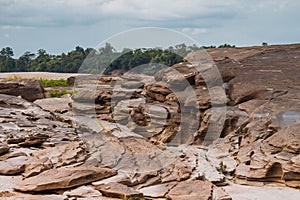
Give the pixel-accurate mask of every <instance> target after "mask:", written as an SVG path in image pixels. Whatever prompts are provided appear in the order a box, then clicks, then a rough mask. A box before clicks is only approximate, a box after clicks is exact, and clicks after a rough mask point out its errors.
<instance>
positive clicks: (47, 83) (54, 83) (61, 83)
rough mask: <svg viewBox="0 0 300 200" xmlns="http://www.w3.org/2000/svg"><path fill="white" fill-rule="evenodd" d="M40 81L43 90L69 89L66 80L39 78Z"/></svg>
mask: <svg viewBox="0 0 300 200" xmlns="http://www.w3.org/2000/svg"><path fill="white" fill-rule="evenodd" d="M40 81H41V83H42V85H43V87H44V88H47V87H69V86H70V85H69V83H68V81H67V80H66V79H58V80H54V79H45V78H40Z"/></svg>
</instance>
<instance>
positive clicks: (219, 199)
mask: <svg viewBox="0 0 300 200" xmlns="http://www.w3.org/2000/svg"><path fill="white" fill-rule="evenodd" d="M212 199H213V200H232V198H231V197H230V196H229V195H228V194H227V192H225V190H224V189H223V188H220V187H217V186H213V197H212Z"/></svg>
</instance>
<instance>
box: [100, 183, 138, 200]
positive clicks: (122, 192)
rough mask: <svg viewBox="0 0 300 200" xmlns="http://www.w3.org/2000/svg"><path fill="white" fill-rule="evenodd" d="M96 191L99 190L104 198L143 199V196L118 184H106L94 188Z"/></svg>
mask: <svg viewBox="0 0 300 200" xmlns="http://www.w3.org/2000/svg"><path fill="white" fill-rule="evenodd" d="M96 189H97V190H99V191H100V192H101V193H102V194H103V195H104V196H107V197H114V198H121V199H127V198H130V197H131V198H134V197H143V194H142V193H140V192H138V191H136V190H134V189H132V188H130V187H128V186H126V185H123V184H120V183H108V184H104V185H99V186H96Z"/></svg>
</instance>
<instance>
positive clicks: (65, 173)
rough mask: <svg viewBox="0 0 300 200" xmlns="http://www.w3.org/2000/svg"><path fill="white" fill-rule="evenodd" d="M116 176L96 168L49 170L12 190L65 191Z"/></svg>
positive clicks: (106, 169)
mask: <svg viewBox="0 0 300 200" xmlns="http://www.w3.org/2000/svg"><path fill="white" fill-rule="evenodd" d="M116 174H117V172H116V171H115V170H113V169H109V168H98V167H75V168H58V169H51V170H48V171H45V172H42V173H41V174H39V175H37V176H34V177H30V178H27V179H25V180H23V181H21V182H19V183H17V185H16V186H15V187H14V189H15V190H17V191H22V192H40V191H47V190H56V189H66V188H71V187H75V186H80V185H84V184H88V183H91V182H93V181H97V180H101V179H104V178H107V177H110V176H113V175H116Z"/></svg>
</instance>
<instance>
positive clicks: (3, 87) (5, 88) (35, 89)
mask: <svg viewBox="0 0 300 200" xmlns="http://www.w3.org/2000/svg"><path fill="white" fill-rule="evenodd" d="M0 93H1V94H7V95H13V96H21V97H22V98H24V99H26V100H28V101H31V102H33V101H34V100H36V99H42V98H44V88H43V86H42V85H41V82H40V81H39V80H31V79H24V80H10V81H1V82H0Z"/></svg>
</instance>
